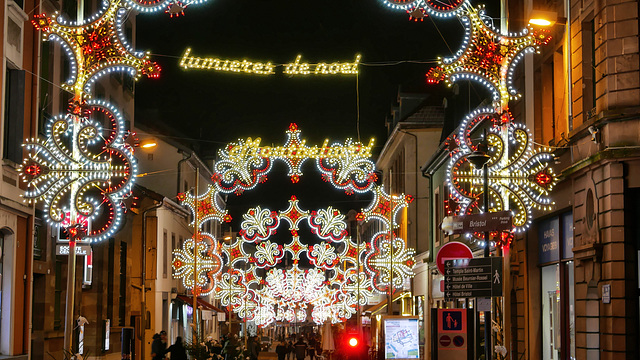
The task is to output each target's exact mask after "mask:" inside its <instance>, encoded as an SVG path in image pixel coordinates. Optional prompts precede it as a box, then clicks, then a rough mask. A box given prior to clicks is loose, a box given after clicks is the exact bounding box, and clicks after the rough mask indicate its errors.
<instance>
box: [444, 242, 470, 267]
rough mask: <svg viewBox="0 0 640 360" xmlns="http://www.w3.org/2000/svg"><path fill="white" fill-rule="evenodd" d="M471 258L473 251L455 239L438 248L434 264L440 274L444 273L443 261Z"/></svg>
mask: <svg viewBox="0 0 640 360" xmlns="http://www.w3.org/2000/svg"><path fill="white" fill-rule="evenodd" d="M471 258H473V252H471V249H470V248H469V247H468V246H467V245H465V244H463V243H461V242H457V241H450V242H448V243H446V244H444V245H443V246H442V247H441V248H440V250H438V254H436V265H437V266H438V270H439V271H440V274H442V275H444V262H445V261H447V260H453V259H471Z"/></svg>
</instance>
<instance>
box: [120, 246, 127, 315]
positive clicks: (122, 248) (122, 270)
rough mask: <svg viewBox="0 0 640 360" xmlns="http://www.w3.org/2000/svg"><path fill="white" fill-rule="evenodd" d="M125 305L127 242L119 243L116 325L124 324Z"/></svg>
mask: <svg viewBox="0 0 640 360" xmlns="http://www.w3.org/2000/svg"><path fill="white" fill-rule="evenodd" d="M126 305H127V243H126V242H124V241H122V242H121V243H120V291H119V297H118V306H119V308H118V310H119V312H118V315H119V317H118V325H120V326H124V325H125V316H126Z"/></svg>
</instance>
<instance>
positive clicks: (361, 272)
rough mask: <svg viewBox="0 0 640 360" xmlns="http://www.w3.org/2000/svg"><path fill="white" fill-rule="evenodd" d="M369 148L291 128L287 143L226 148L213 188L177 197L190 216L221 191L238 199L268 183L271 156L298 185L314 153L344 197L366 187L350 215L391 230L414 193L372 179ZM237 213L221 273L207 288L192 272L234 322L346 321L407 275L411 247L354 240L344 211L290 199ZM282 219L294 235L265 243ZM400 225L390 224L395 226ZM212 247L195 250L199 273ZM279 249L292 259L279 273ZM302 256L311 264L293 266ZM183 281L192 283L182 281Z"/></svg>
mask: <svg viewBox="0 0 640 360" xmlns="http://www.w3.org/2000/svg"><path fill="white" fill-rule="evenodd" d="M372 146H373V140H372V141H370V142H369V145H368V146H364V145H362V144H360V143H357V142H353V141H352V140H350V139H348V140H347V141H345V142H344V144H339V143H334V144H333V145H329V142H328V141H325V142H324V144H323V145H322V146H320V147H318V146H313V147H312V146H308V145H307V144H306V141H305V140H303V139H301V138H300V130H298V127H297V126H296V125H295V124H292V125H291V126H290V127H289V130H288V131H287V140H286V142H285V144H284V146H270V147H267V146H260V139H259V138H258V139H256V140H252V139H251V138H249V139H246V140H240V141H238V142H237V143H234V144H230V145H228V146H226V147H225V148H223V150H221V151H219V158H220V160H219V161H218V162H217V163H216V166H215V171H214V174H213V176H212V180H213V182H214V185H213V186H210V187H209V188H208V189H207V192H206V193H205V194H203V195H198V196H197V197H194V196H191V195H188V196H187V195H183V196H182V197H181V199H182V200H183V201H185V204H187V206H188V207H189V209H190V210H191V211H192V212H193V211H194V209H201V208H203V205H200V204H199V202H201V201H202V202H209V203H211V202H212V200H211V199H216V198H218V196H220V194H228V193H235V194H236V195H241V194H242V193H243V192H244V191H246V190H251V189H254V188H255V187H257V186H258V185H259V184H260V183H262V182H265V181H266V180H267V174H268V173H269V171H270V170H271V168H272V165H273V163H274V162H275V161H283V162H284V163H286V164H287V165H288V168H289V170H288V175H289V177H290V178H291V181H292V183H293V184H295V183H297V182H298V181H299V179H300V177H301V176H302V171H301V165H302V164H303V163H304V161H306V160H308V159H309V158H312V159H315V160H316V161H317V166H318V169H319V171H320V173H321V176H322V178H323V179H324V180H325V181H327V182H329V183H331V184H332V185H333V186H334V187H335V188H336V189H339V190H343V191H345V193H346V194H352V193H354V192H371V193H372V194H373V195H374V199H373V201H372V202H371V204H369V205H368V206H367V207H366V208H364V209H362V211H361V213H359V215H358V216H357V218H358V220H359V221H364V222H368V221H376V222H381V223H382V226H381V228H387V229H389V228H390V227H391V226H392V220H391V219H392V218H395V217H396V216H397V214H398V212H399V211H400V209H402V208H404V207H406V206H407V205H408V204H409V203H410V202H411V200H412V198H411V197H410V196H405V195H403V194H400V195H394V196H393V197H392V196H390V195H388V194H387V193H386V192H385V191H384V189H383V188H382V187H381V186H377V185H376V184H375V180H376V175H375V173H374V170H375V167H374V165H373V163H372V162H371V160H370V159H369V158H370V157H371V148H372ZM392 202H393V205H392V204H391V203H392ZM207 209H210V210H209V212H213V213H214V214H215V216H209V217H207V214H205V213H202V212H198V217H201V218H202V219H206V221H211V220H215V221H218V222H220V221H224V219H225V217H226V216H229V215H228V214H227V212H226V211H224V210H222V209H221V208H219V207H216V206H215V204H213V203H212V204H210V205H207ZM211 209H213V210H211ZM242 219H243V220H242V222H241V230H240V231H239V232H238V237H237V238H236V239H234V240H232V241H231V242H229V243H228V244H222V246H221V247H220V248H219V250H218V253H217V255H216V256H218V257H219V258H220V259H222V263H223V267H225V268H226V269H227V270H224V269H223V270H222V271H221V272H220V273H219V275H218V276H216V277H215V278H214V279H213V281H214V283H215V284H214V286H210V284H211V278H209V277H206V276H204V277H199V279H201V281H202V283H197V284H195V288H196V289H200V288H201V289H203V293H204V292H205V291H208V290H209V289H212V291H213V293H215V296H216V298H218V299H220V301H221V303H222V305H223V306H227V307H229V308H230V309H231V310H232V311H233V312H234V313H236V314H237V315H238V316H239V317H240V318H246V319H253V321H255V322H256V324H257V325H258V326H266V325H268V324H271V323H273V322H275V321H305V320H306V319H307V315H308V313H309V312H310V314H311V318H312V320H313V321H315V322H316V323H322V322H324V321H326V320H329V321H331V322H334V323H335V322H339V321H343V320H345V319H347V318H349V317H351V316H352V315H353V314H355V313H356V308H357V306H358V304H359V305H364V304H367V303H368V302H369V301H370V300H371V299H372V298H373V296H374V293H376V292H382V291H385V290H384V289H385V288H387V289H388V287H389V286H390V281H389V279H388V277H389V276H390V274H391V272H392V271H393V276H394V281H393V286H394V288H395V287H399V286H402V284H403V283H404V279H406V278H407V277H411V276H413V273H412V271H411V268H412V266H413V259H412V256H413V250H412V249H407V247H406V242H405V240H403V239H401V238H395V240H394V242H393V252H391V243H390V242H389V241H386V242H385V240H384V237H383V236H382V235H381V234H377V235H376V236H375V237H374V238H373V239H370V240H368V241H364V242H363V243H362V244H360V246H358V245H357V244H356V243H354V242H353V240H352V239H351V238H350V237H349V236H348V233H347V231H346V230H347V224H346V222H345V221H346V217H345V215H344V214H342V213H340V211H339V210H337V209H336V208H334V207H332V206H329V207H327V208H324V209H317V210H313V211H310V210H306V209H303V208H301V207H300V200H299V199H298V198H297V197H296V196H291V198H290V199H289V205H288V207H287V208H286V209H284V210H277V211H273V210H270V209H267V208H264V207H262V206H256V207H253V208H250V209H249V210H247V212H246V213H245V214H243V215H242ZM303 222H306V223H307V224H308V225H309V229H310V232H311V234H312V235H315V236H316V237H317V239H319V240H320V242H319V243H315V244H311V245H307V244H305V243H303V242H302V240H301V234H300V233H299V232H300V224H301V223H303ZM285 223H286V225H285ZM283 225H284V226H287V225H288V230H289V234H290V236H291V240H290V241H289V242H286V243H284V244H277V243H274V242H272V241H271V240H270V239H271V238H272V237H273V236H274V235H276V232H277V230H278V228H279V227H281V226H283ZM397 226H398V224H397V222H396V221H395V220H393V227H394V228H395V227H397ZM280 236H281V235H280ZM211 249H213V248H211V247H209V248H207V251H205V249H204V248H203V251H201V252H199V253H200V254H202V256H204V257H205V258H203V259H201V260H200V259H199V260H198V265H199V264H200V261H202V262H203V264H207V265H202V266H203V269H204V267H206V266H209V265H208V264H210V263H212V262H211V261H210V260H208V259H206V256H209V255H207V254H209V252H210V251H211ZM392 253H393V256H391V255H392ZM286 254H290V259H292V260H293V264H292V265H291V266H290V267H288V268H286V269H282V268H281V267H282V266H283V265H284V264H283V260H284V258H285V255H286ZM305 255H306V259H307V260H308V261H309V263H310V264H311V266H312V268H311V269H301V268H300V261H301V260H303V256H305ZM175 256H176V257H175V259H178V260H180V261H181V264H182V263H184V264H188V263H189V262H188V261H187V260H185V259H186V257H185V255H183V253H182V252H175ZM213 263H216V262H215V261H214V262H213ZM358 266H360V268H358ZM207 269H208V271H209V272H206V271H205V270H203V272H204V273H206V274H208V273H213V272H212V270H210V267H209V268H207ZM174 276H176V277H178V278H184V277H185V276H189V277H191V278H193V273H189V272H178V271H176V272H175V273H174ZM189 281H192V280H189ZM198 281H200V280H198ZM185 285H186V286H187V287H192V288H193V287H194V285H193V284H191V283H189V282H188V281H187V283H185Z"/></svg>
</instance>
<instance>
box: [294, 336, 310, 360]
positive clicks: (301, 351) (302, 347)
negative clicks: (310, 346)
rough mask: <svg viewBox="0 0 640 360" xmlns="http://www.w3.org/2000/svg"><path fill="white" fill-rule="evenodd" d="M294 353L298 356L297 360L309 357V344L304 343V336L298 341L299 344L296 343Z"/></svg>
mask: <svg viewBox="0 0 640 360" xmlns="http://www.w3.org/2000/svg"><path fill="white" fill-rule="evenodd" d="M294 351H295V354H296V360H304V357H305V356H306V355H307V344H306V343H305V342H304V338H303V337H302V336H301V337H300V338H299V339H298V342H296V345H295V346H294Z"/></svg>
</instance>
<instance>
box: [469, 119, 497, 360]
mask: <svg viewBox="0 0 640 360" xmlns="http://www.w3.org/2000/svg"><path fill="white" fill-rule="evenodd" d="M486 138H487V132H486V130H485V132H484V139H485V140H484V141H483V142H482V143H481V144H479V145H478V149H477V150H476V151H474V152H473V153H471V154H470V155H469V156H467V160H468V161H469V162H470V163H471V164H473V166H475V168H476V169H482V191H483V196H482V197H483V200H484V201H483V202H484V212H485V213H488V212H489V169H488V167H487V163H488V162H489V160H490V159H491V156H489V155H487V153H486V143H485V141H486ZM489 246H490V244H489V232H488V231H485V232H484V257H489V256H491V254H490V252H489ZM484 356H485V360H491V358H492V351H491V310H489V311H485V312H484Z"/></svg>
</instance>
